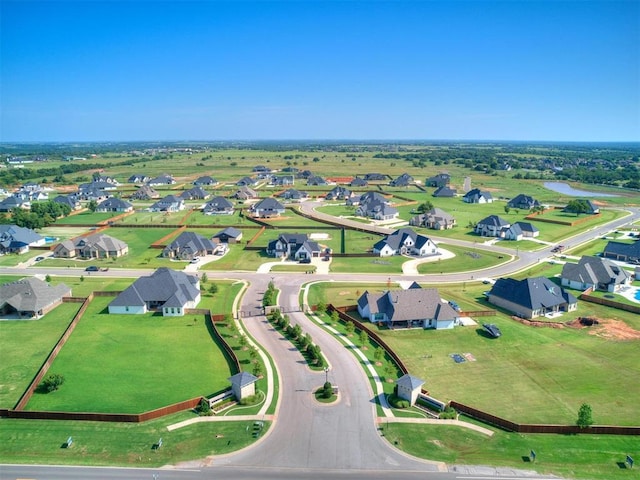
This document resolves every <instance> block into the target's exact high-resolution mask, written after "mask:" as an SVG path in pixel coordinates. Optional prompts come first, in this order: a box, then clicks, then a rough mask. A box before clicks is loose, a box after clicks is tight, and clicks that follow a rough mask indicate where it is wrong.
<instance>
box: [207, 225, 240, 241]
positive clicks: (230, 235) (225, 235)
mask: <svg viewBox="0 0 640 480" xmlns="http://www.w3.org/2000/svg"><path fill="white" fill-rule="evenodd" d="M212 240H213V241H214V243H215V242H218V243H238V242H239V241H240V240H242V230H238V229H237V228H234V227H227V228H225V229H223V230H220V231H219V232H218V233H216V234H215V235H214V236H213V237H212Z"/></svg>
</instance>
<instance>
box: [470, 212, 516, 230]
mask: <svg viewBox="0 0 640 480" xmlns="http://www.w3.org/2000/svg"><path fill="white" fill-rule="evenodd" d="M477 225H478V226H481V225H486V226H489V227H496V228H500V227H508V226H509V225H511V224H510V223H509V222H507V221H506V220H504V219H503V218H500V217H499V216H498V215H489V216H488V217H485V218H483V219H482V220H480V221H479V222H478V223H477Z"/></svg>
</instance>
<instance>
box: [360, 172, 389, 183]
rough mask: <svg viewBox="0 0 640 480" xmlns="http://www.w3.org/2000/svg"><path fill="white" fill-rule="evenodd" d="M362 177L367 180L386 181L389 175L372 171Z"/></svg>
mask: <svg viewBox="0 0 640 480" xmlns="http://www.w3.org/2000/svg"><path fill="white" fill-rule="evenodd" d="M362 178H364V179H365V180H366V181H367V182H384V181H385V180H387V178H388V177H387V176H386V175H384V174H383V173H377V172H371V173H365V174H364V175H363V177H362Z"/></svg>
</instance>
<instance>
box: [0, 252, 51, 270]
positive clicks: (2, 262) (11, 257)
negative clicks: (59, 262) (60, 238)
mask: <svg viewBox="0 0 640 480" xmlns="http://www.w3.org/2000/svg"><path fill="white" fill-rule="evenodd" d="M42 254H43V252H41V251H39V250H29V251H28V252H26V253H20V254H17V253H7V254H6V255H2V256H0V267H15V266H16V265H18V264H20V263H23V262H26V261H27V260H30V259H31V258H33V257H37V256H41V255H42Z"/></svg>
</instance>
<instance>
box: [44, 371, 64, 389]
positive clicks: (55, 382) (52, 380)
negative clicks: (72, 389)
mask: <svg viewBox="0 0 640 480" xmlns="http://www.w3.org/2000/svg"><path fill="white" fill-rule="evenodd" d="M63 383H64V377H63V376H62V375H60V374H58V373H52V374H49V375H47V376H46V377H45V379H44V380H43V381H42V385H43V386H44V388H45V389H46V390H47V392H53V391H55V390H58V388H60V386H61V385H62V384H63Z"/></svg>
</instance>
